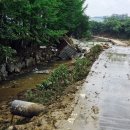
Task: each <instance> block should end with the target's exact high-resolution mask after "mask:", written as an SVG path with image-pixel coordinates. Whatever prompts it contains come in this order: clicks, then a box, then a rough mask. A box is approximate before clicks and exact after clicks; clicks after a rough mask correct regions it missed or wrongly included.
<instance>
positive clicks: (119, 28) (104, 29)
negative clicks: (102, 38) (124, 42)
mask: <svg viewBox="0 0 130 130" xmlns="http://www.w3.org/2000/svg"><path fill="white" fill-rule="evenodd" d="M90 28H91V32H92V33H93V34H94V35H108V36H112V37H117V38H130V18H129V17H126V18H124V19H121V18H119V17H116V16H112V17H108V18H106V19H105V20H104V22H96V21H91V22H90Z"/></svg>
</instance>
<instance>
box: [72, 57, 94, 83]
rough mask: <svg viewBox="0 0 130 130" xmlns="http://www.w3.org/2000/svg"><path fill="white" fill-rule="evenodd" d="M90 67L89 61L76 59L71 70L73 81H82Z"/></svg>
mask: <svg viewBox="0 0 130 130" xmlns="http://www.w3.org/2000/svg"><path fill="white" fill-rule="evenodd" d="M90 65H91V61H90V60H88V59H87V58H83V59H77V60H76V62H75V66H74V69H73V79H74V80H75V81H78V80H81V79H83V78H84V77H85V76H87V74H88V72H89V70H90V68H89V66H90Z"/></svg>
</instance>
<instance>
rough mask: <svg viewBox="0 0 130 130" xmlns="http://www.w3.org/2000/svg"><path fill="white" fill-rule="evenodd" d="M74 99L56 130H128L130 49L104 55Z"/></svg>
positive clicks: (129, 114) (104, 53)
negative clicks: (72, 104)
mask: <svg viewBox="0 0 130 130" xmlns="http://www.w3.org/2000/svg"><path fill="white" fill-rule="evenodd" d="M76 99H78V103H77V104H75V107H74V110H73V112H72V113H71V116H70V118H69V119H68V120H61V121H59V122H58V123H57V124H58V125H59V128H58V130H130V47H121V46H113V47H112V48H110V49H108V50H106V51H105V52H103V53H102V54H101V55H100V57H99V59H98V60H97V61H96V62H95V63H94V65H93V67H92V69H91V72H90V73H89V75H88V77H87V79H86V82H85V83H84V85H83V87H82V89H81V90H80V92H79V93H78V94H77V96H76Z"/></svg>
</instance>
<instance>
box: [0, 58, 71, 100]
mask: <svg viewBox="0 0 130 130" xmlns="http://www.w3.org/2000/svg"><path fill="white" fill-rule="evenodd" d="M70 62H71V61H58V62H56V63H52V64H50V65H49V66H48V67H47V69H49V70H53V69H55V68H57V67H58V66H59V65H60V64H63V63H64V64H70ZM47 77H48V74H35V73H33V72H30V73H28V74H26V75H24V76H22V75H21V76H19V77H18V78H16V79H15V80H11V81H5V82H4V83H2V84H0V102H3V101H7V100H9V99H10V98H12V97H15V96H16V95H17V94H19V93H20V92H22V91H25V90H27V89H30V88H34V87H36V85H37V84H40V83H41V82H42V81H43V80H44V79H46V78H47Z"/></svg>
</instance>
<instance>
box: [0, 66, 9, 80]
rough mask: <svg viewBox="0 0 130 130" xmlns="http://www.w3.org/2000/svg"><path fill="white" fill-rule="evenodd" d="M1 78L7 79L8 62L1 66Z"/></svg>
mask: <svg viewBox="0 0 130 130" xmlns="http://www.w3.org/2000/svg"><path fill="white" fill-rule="evenodd" d="M0 73H1V78H2V79H6V77H7V76H8V72H7V71H6V64H2V65H1V67H0Z"/></svg>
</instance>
